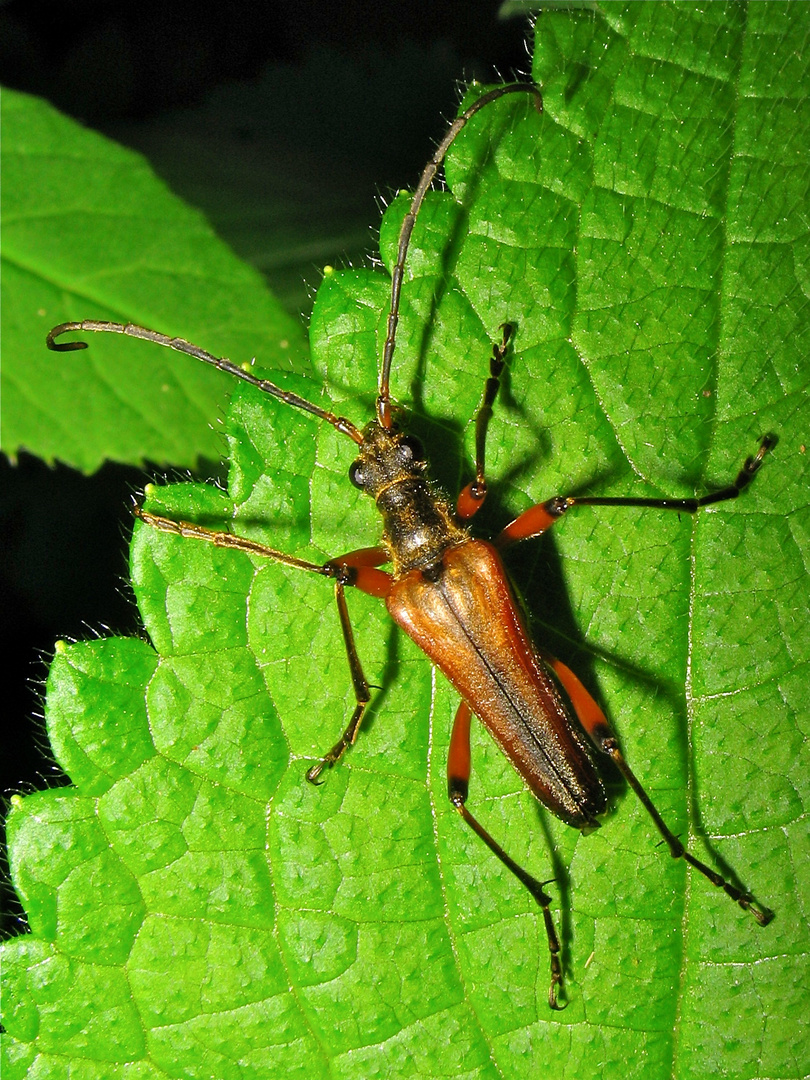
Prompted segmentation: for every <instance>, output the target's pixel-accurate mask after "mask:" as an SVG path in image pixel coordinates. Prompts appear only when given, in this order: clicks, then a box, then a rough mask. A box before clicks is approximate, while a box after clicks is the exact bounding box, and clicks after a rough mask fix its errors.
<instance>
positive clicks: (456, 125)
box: [377, 83, 543, 429]
mask: <svg viewBox="0 0 810 1080" xmlns="http://www.w3.org/2000/svg"><path fill="white" fill-rule="evenodd" d="M518 93H520V94H533V95H534V98H535V107H536V108H537V111H538V112H542V111H543V96H542V94H541V93H540V90H539V88H538V87H537V86H535V85H534V83H510V84H509V85H507V86H498V87H496V89H495V90H490V91H488V93H486V94H482V95H481V97H480V98H478V99H477V100H476V101H474V102H473V103H472V105H470V107H469V108H468V109H465V111H464V112H463V113H462V114H461V116H459V117H458V118H457V119H456V120H454V121H453V123H452V124H451V125H450V127H449V129H448V131H447V134H446V135H445V136H444V138H443V139H442V141H441V142H440V143H439V145H438V146H437V147H436V151H435V153H434V154H433V157H432V158H431V159H430V161H429V162H428V163H427V165H426V166H425V170H424V172H423V173H422V176H421V179H420V180H419V183H418V184H417V187H416V191H415V192H414V194H413V198H412V199H411V206H410V209H409V210H408V213H407V214H406V215H405V219H404V220H403V222H402V228H401V229H400V230H399V242H398V244H397V261H396V263H395V265H394V271H393V273H392V275H391V307H390V309H389V313H388V331H387V336H386V339H385V346H384V347H383V356H382V364H381V365H380V382H379V390H378V395H377V420H378V422H379V424H380V426H381V427H384V428H387V429H388V428H391V426H392V424H393V420H392V417H391V391H390V381H391V362H392V360H393V357H394V348H395V345H396V333H397V323H398V322H399V297H400V293H401V291H402V278H403V275H404V272H405V258H406V256H407V254H408V245H409V244H410V242H411V233H412V232H413V227H414V224H415V223H416V218H417V215H418V214H419V210H420V208H421V206H422V202H423V200H424V198H425V195H426V194H427V191H428V189H429V187H430V185H431V184H432V183H433V179H434V177H435V176H436V173H437V172H438V170H439V167H440V166H441V164H442V162H443V161H444V158H445V155H446V154H447V151H448V150H449V149H450V146H451V145H452V143H453V141H454V139H455V138H456V136H457V135H458V134H459V132H460V131H461V130H462V128H464V127H465V125H466V124H467V121H468V120H469V119H470V117H472V116H475V114H476V113H477V112H478V111H479V110H480V109H483V108H485V106H487V105H489V104H491V102H493V101H497V100H498V98H501V97H504V96H505V95H506V94H518Z"/></svg>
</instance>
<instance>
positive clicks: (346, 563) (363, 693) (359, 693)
mask: <svg viewBox="0 0 810 1080" xmlns="http://www.w3.org/2000/svg"><path fill="white" fill-rule="evenodd" d="M388 558H389V556H388V552H387V551H386V550H385V548H380V547H376V548H361V549H359V550H357V551H350V552H349V553H348V554H347V555H341V556H340V558H337V559H331V560H330V561H329V562H328V563H326V566H325V567H324V570H328V571H329V572H331V574H332V576H334V578H335V600H336V601H337V607H338V615H339V617H340V629H341V631H342V633H343V644H344V645H345V647H346V658H347V659H348V661H349V671H350V673H351V677H352V687H353V688H354V699H355V702H356V704H355V708H354V712H353V713H352V718H351V720H350V721H349V723H348V725H347V727H346V730H345V731H344V732H343V734H342V735H341V737H340V739H339V740H338V741H337V742H336V743H335V745H334V746H333V747H332V749H331V750H330V751H329V753H328V754H325V755H324V756H323V757H322V758H321V760H320V761H319V762H317V763H316V764H315V765H313V766H312V768H311V769H309V771H308V772H307V780H309V782H310V783H311V784H318V783H320V782H321V781H320V776H321V773H322V772H323V771H324V769H331V768H332V767H333V766H334V765H336V764H337V763H338V762H339V761H340V759H341V758H342V757H343V755H344V754H345V753H346V751H347V750H348V749H349V747H350V746H353V745H354V744H355V742H356V741H357V735H358V733H359V731H360V725H361V724H362V722H363V714H364V713H365V711H366V706H367V705H368V703H369V701H370V699H371V694H370V693H369V685H368V682H367V681H366V677H365V675H364V674H363V666H362V664H361V663H360V657H359V655H358V653H357V646H356V645H355V641H354V633H353V631H352V624H351V620H350V619H349V609H348V607H347V605H346V594H345V591H344V587H345V586H346V585H352V586H355V587H356V588H358V589H361V590H362V591H363V592H366V593H368V594H369V595H370V596H376V597H379V598H381V599H383V598H385V596H387V594H388V591H389V590H390V588H391V582H392V578H391V575H390V574H387V573H385V571H384V570H378V569H376V568H377V567H378V566H379V565H380V564H381V563H385V562H388Z"/></svg>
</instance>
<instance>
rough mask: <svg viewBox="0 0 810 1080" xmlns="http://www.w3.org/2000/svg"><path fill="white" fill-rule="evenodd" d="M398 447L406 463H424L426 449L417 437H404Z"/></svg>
mask: <svg viewBox="0 0 810 1080" xmlns="http://www.w3.org/2000/svg"><path fill="white" fill-rule="evenodd" d="M398 445H399V448H400V450H401V451H402V457H403V459H404V460H405V461H424V459H425V448H424V447H423V446H422V443H421V442H420V441H419V439H417V437H416V436H415V435H403V436H402V438H401V439H400V440H399V444H398Z"/></svg>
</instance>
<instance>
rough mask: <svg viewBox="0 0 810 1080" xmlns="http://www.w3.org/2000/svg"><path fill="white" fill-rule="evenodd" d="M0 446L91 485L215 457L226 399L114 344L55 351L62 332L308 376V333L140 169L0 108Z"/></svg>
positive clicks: (73, 133) (103, 144)
mask: <svg viewBox="0 0 810 1080" xmlns="http://www.w3.org/2000/svg"><path fill="white" fill-rule="evenodd" d="M2 109H3V113H2V120H3V159H2V164H3V176H2V181H3V267H2V270H3V274H2V281H3V303H2V310H3V328H2V330H3V383H2V394H3V398H2V400H3V415H2V418H3V425H2V431H3V442H2V448H3V450H4V452H5V453H7V454H9V455H11V456H14V455H16V453H17V452H18V451H19V450H21V449H24V450H28V451H29V452H31V453H35V454H38V455H39V456H41V457H43V458H45V459H46V460H47V461H53V460H54V459H59V460H60V461H63V462H65V463H67V464H70V465H74V466H75V467H76V468H79V469H83V470H86V471H92V470H94V469H96V468H97V467H98V466H99V465H100V464H101V463H102V462H103V461H105V460H106V459H112V460H115V461H121V462H130V463H133V464H141V463H143V461H145V460H150V461H153V462H158V463H163V462H171V463H172V464H174V465H177V466H192V465H194V464H195V463H196V462H197V460H198V459H199V458H201V457H203V458H204V457H208V458H216V457H218V456H219V453H220V450H221V444H220V441H219V437H218V435H217V434H216V433H215V432H214V431H213V430H212V424H213V423H214V421H215V419H216V418H217V416H218V414H219V411H220V410H221V408H222V404H223V402H224V400H225V394H226V392H227V390H226V388H223V382H222V379H221V378H219V377H218V376H217V374H216V372H214V371H211V370H209V369H207V368H205V367H204V366H203V365H201V364H197V365H188V366H187V367H184V366H181V365H177V364H175V363H173V362H172V361H171V358H170V357H169V356H168V355H164V354H159V355H158V356H157V357H155V355H154V351H153V350H150V349H149V348H144V347H143V346H137V345H136V346H135V347H134V348H133V347H132V345H131V343H130V342H127V343H124V342H123V341H122V340H119V339H117V338H114V337H110V336H108V337H106V338H104V339H99V340H98V341H94V343H93V348H92V349H90V350H88V351H87V352H82V353H78V354H77V353H72V354H70V355H69V356H65V354H59V353H53V352H49V351H48V350H47V349H46V348H45V335H46V333H47V332H48V330H50V328H51V327H52V326H54V325H56V324H57V323H60V322H66V321H70V320H77V319H87V318H91V319H112V320H114V321H116V322H139V323H146V324H147V325H149V326H153V327H155V328H156V329H159V330H161V331H163V332H164V333H170V334H178V335H180V334H181V333H182V334H183V335H185V336H191V337H195V338H196V339H197V340H205V341H207V342H208V344H209V345H210V347H211V348H212V349H214V350H217V349H220V350H226V349H232V350H233V351H234V355H238V356H240V357H244V358H245V359H250V357H251V356H254V355H256V356H262V357H264V358H266V359H269V360H270V361H272V363H273V364H274V365H276V366H279V365H280V366H282V367H288V368H290V369H296V370H302V369H303V368H304V367H305V364H306V361H305V356H306V350H305V346H304V342H303V334H302V331H301V327H300V326H299V325H297V323H296V322H295V321H294V320H292V319H291V318H290V317H289V316H288V315H286V314H285V312H284V311H283V309H282V308H281V306H280V304H279V303H278V302H277V301H276V300H275V298H274V297H273V296H272V295H271V294H270V293H269V292H268V291H267V288H266V287H265V285H264V283H263V282H262V279H261V277H260V276H259V275H258V274H257V273H256V272H255V271H253V270H251V269H250V268H249V267H248V266H246V265H245V264H244V263H242V262H240V261H239V260H238V259H237V258H236V257H235V256H234V255H233V254H232V253H231V252H230V251H229V250H228V249H227V248H226V247H225V245H224V244H223V243H222V242H221V241H220V240H219V239H217V237H216V236H215V235H214V233H213V231H212V230H211V228H210V226H209V225H208V224H207V223H206V221H205V220H204V218H203V217H202V215H201V214H199V213H198V212H197V211H196V210H193V209H191V208H190V207H188V206H186V205H185V204H183V203H182V202H180V201H179V200H178V199H176V198H175V197H174V196H173V195H171V194H170V193H169V191H168V190H167V189H166V187H165V185H164V184H163V183H162V182H161V181H160V180H158V179H157V178H156V177H155V176H154V174H153V173H152V171H151V169H150V168H149V166H148V165H147V164H146V162H144V161H143V159H142V158H140V157H139V156H138V155H137V154H134V153H132V152H131V151H129V150H125V149H124V148H123V147H120V146H117V145H116V144H115V143H112V142H110V141H109V140H108V139H104V138H102V137H101V136H100V135H97V134H95V133H94V132H91V131H87V130H85V129H84V128H82V127H80V126H79V125H78V124H76V123H74V122H73V121H71V120H68V119H67V118H66V117H64V116H60V115H59V113H57V112H56V111H55V110H54V109H53V108H52V107H51V106H49V105H47V104H46V103H45V102H43V101H38V100H36V99H35V98H30V97H27V96H26V95H24V94H18V93H15V92H14V91H11V90H6V91H4V93H3V99H2Z"/></svg>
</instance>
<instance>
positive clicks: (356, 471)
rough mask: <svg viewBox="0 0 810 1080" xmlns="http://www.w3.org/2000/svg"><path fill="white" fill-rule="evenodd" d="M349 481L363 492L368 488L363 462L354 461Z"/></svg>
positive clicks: (350, 468)
mask: <svg viewBox="0 0 810 1080" xmlns="http://www.w3.org/2000/svg"><path fill="white" fill-rule="evenodd" d="M349 480H350V481H351V482H352V483H353V484H354V486H355V487H356V488H360V490H361V491H362V490H363V488H364V487H365V486H366V478H365V476H364V475H363V462H362V461H359V460H358V461H353V462H352V463H351V465H350V466H349Z"/></svg>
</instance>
